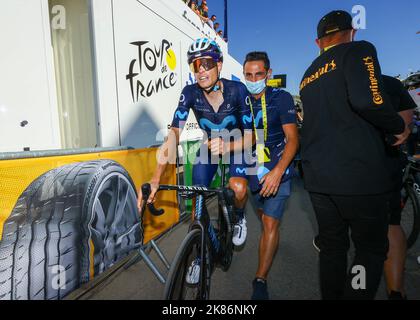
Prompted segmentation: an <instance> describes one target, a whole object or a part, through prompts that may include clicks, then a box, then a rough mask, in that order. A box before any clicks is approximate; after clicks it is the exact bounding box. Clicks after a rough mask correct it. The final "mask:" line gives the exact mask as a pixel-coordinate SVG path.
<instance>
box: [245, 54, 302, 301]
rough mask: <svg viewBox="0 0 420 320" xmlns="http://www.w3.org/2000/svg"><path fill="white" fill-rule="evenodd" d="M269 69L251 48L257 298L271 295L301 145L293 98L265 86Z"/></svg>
mask: <svg viewBox="0 0 420 320" xmlns="http://www.w3.org/2000/svg"><path fill="white" fill-rule="evenodd" d="M271 73H272V71H271V69H270V60H269V58H268V56H267V53H265V52H251V53H249V54H248V55H247V56H246V59H245V63H244V76H245V80H246V86H247V88H248V91H249V92H250V93H251V94H252V98H251V112H252V117H249V119H252V118H253V119H254V129H255V137H256V140H257V145H256V147H255V157H256V159H257V165H256V172H255V174H252V175H250V176H249V180H250V188H251V191H252V193H253V195H254V200H255V203H256V206H257V209H258V211H257V212H258V215H259V216H260V218H261V221H262V225H263V229H262V234H261V238H260V247H259V263H258V270H257V273H256V277H255V279H254V281H253V294H252V299H253V300H267V299H268V298H269V297H268V290H267V276H268V272H269V270H270V267H271V265H272V262H273V258H274V255H275V253H276V251H277V247H278V243H279V226H280V221H281V219H282V216H283V213H284V208H285V205H286V202H287V199H288V198H289V196H290V192H291V178H292V175H293V167H292V166H291V164H292V161H293V159H294V157H295V154H296V152H297V150H298V145H299V138H298V130H297V125H296V109H295V105H294V101H293V98H292V96H291V95H290V94H289V93H288V92H286V91H284V90H280V89H274V88H269V87H267V80H268V79H269V78H270V77H271ZM251 121H252V120H251Z"/></svg>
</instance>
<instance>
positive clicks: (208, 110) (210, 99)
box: [138, 38, 253, 282]
mask: <svg viewBox="0 0 420 320" xmlns="http://www.w3.org/2000/svg"><path fill="white" fill-rule="evenodd" d="M188 63H189V65H190V68H191V70H192V72H193V73H194V76H195V79H196V81H197V83H196V84H193V85H188V86H186V87H185V88H184V89H183V91H182V93H181V98H180V101H179V105H178V108H177V109H176V110H175V112H174V117H173V121H172V128H171V132H170V134H169V136H168V139H167V141H166V142H165V144H164V145H163V147H162V148H161V151H160V153H159V164H158V167H157V169H156V171H155V173H154V175H153V178H152V179H151V181H150V183H151V186H152V193H151V195H150V197H149V199H148V202H153V201H154V198H155V194H156V191H157V189H158V186H159V182H160V179H161V176H162V174H163V173H164V172H165V168H166V166H167V163H168V162H172V163H174V159H175V155H176V146H177V145H178V142H179V136H180V130H182V129H183V127H184V125H185V123H186V120H187V118H188V115H189V112H190V111H192V112H193V113H194V115H195V117H196V119H197V122H198V124H199V126H200V128H201V130H202V131H203V133H204V137H205V138H204V139H203V141H204V144H205V145H206V147H205V148H203V146H202V148H200V150H199V151H198V154H197V158H198V162H197V161H196V163H194V166H193V184H194V185H202V186H207V187H208V186H209V185H210V183H211V181H212V179H213V177H214V175H215V173H216V171H217V168H218V164H219V158H220V157H221V156H223V159H224V160H225V159H226V158H228V160H229V173H230V180H229V187H230V188H231V189H232V190H233V191H234V192H235V207H236V213H237V216H238V219H237V223H236V224H235V226H234V234H233V243H234V244H235V245H236V246H240V245H242V244H243V243H244V242H245V239H246V219H245V217H244V208H245V204H246V201H247V184H248V181H247V177H246V169H247V165H246V163H245V161H244V159H243V157H242V154H243V150H244V149H246V148H247V147H248V148H250V147H251V145H252V136H253V133H252V121H251V123H250V122H247V121H245V119H244V115H246V116H248V115H249V114H250V105H249V103H250V97H249V95H248V91H247V89H246V87H245V85H244V84H242V83H240V82H236V81H229V80H226V79H223V78H221V77H220V73H221V70H222V66H223V53H222V51H221V49H220V47H219V45H218V44H217V43H216V42H215V41H213V40H209V39H207V38H201V39H198V40H196V41H194V43H193V44H192V45H191V46H190V48H189V50H188ZM247 129H248V130H247ZM232 137H233V138H235V139H233V141H231V140H232V139H231V138H232ZM207 151H208V152H207ZM226 155H227V156H226ZM238 155H239V157H238ZM142 200H143V199H142V197H141V192H139V199H138V207H139V210H141V204H142ZM192 282H194V281H192Z"/></svg>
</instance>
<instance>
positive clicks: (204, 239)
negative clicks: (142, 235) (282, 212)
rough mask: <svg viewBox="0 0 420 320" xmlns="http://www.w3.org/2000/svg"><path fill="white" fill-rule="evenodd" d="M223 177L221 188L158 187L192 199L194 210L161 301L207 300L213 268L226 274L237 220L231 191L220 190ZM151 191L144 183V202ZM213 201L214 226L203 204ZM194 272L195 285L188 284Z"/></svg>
mask: <svg viewBox="0 0 420 320" xmlns="http://www.w3.org/2000/svg"><path fill="white" fill-rule="evenodd" d="M223 171H224V167H223ZM224 177H225V174H224V172H223V174H222V184H221V185H222V187H221V188H217V189H209V188H206V187H201V186H176V185H160V186H159V189H158V192H160V191H178V193H179V196H180V197H181V198H183V199H187V200H188V199H193V200H195V206H194V208H195V210H193V220H192V222H191V224H190V226H189V231H188V233H187V235H186V237H185V238H184V240H183V241H182V243H181V245H180V247H179V248H178V251H177V253H176V255H175V258H174V259H173V262H172V264H171V267H170V269H169V273H168V277H167V279H166V282H165V291H164V299H166V300H208V299H209V298H210V279H211V275H212V273H213V271H214V269H215V267H221V269H222V270H223V271H227V270H228V269H229V267H230V265H231V262H232V256H233V243H232V235H233V224H234V219H235V217H236V215H235V209H234V208H235V207H234V197H235V194H234V192H233V191H232V190H231V189H229V188H226V187H223V186H224V180H225V178H224ZM150 192H151V187H150V184H144V185H143V186H142V193H143V199H148V197H149V195H150ZM212 198H213V199H214V198H217V200H218V201H217V202H218V206H217V209H216V210H215V211H217V212H215V213H217V219H216V223H215V225H214V223H213V222H212V220H211V216H210V215H209V213H208V209H207V205H206V202H207V201H208V200H210V199H212ZM147 206H148V209H149V210H150V211H151V213H152V214H153V215H155V216H160V215H162V214H164V210H163V209H156V208H155V207H154V205H153V204H147ZM198 266H199V268H198ZM192 268H195V270H192ZM193 271H196V272H198V275H197V281H196V282H195V283H191V281H188V276H190V274H191V272H193Z"/></svg>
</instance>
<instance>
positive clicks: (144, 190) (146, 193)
mask: <svg viewBox="0 0 420 320" xmlns="http://www.w3.org/2000/svg"><path fill="white" fill-rule="evenodd" d="M141 193H142V195H143V199H144V201H145V203H147V200H148V199H149V196H150V193H152V187H151V185H150V183H145V184H143V185H142V186H141ZM143 207H144V206H143ZM147 208H149V211H150V212H151V214H152V215H154V216H156V217H158V216H161V215H162V214H164V213H165V210H163V209H156V208H155V205H154V204H153V203H148V204H147Z"/></svg>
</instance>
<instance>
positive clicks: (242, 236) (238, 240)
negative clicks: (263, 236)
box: [232, 218, 247, 247]
mask: <svg viewBox="0 0 420 320" xmlns="http://www.w3.org/2000/svg"><path fill="white" fill-rule="evenodd" d="M246 231H247V229H246V219H245V218H242V219H241V220H239V222H238V223H236V224H235V225H234V226H233V238H232V242H233V244H234V245H235V246H237V247H239V246H241V245H243V244H244V243H245V240H246Z"/></svg>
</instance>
